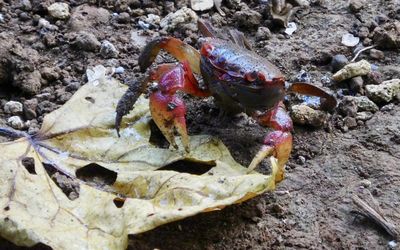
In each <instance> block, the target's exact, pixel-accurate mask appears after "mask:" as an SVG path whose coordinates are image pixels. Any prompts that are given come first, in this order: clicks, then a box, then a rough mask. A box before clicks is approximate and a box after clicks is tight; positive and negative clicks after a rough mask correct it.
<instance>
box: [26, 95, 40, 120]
mask: <svg viewBox="0 0 400 250" xmlns="http://www.w3.org/2000/svg"><path fill="white" fill-rule="evenodd" d="M37 106H38V99H36V98H33V99H31V100H27V101H25V102H24V114H25V118H26V119H27V120H32V119H34V118H36V117H37V114H36V108H37Z"/></svg>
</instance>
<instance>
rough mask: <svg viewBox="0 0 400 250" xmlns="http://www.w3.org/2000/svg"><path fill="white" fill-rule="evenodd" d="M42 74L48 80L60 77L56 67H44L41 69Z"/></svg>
mask: <svg viewBox="0 0 400 250" xmlns="http://www.w3.org/2000/svg"><path fill="white" fill-rule="evenodd" d="M40 74H41V75H42V77H43V79H46V80H48V81H56V80H58V79H60V74H59V73H58V72H57V70H56V69H55V68H50V67H44V68H42V69H40Z"/></svg>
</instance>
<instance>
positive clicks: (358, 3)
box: [349, 0, 366, 13]
mask: <svg viewBox="0 0 400 250" xmlns="http://www.w3.org/2000/svg"><path fill="white" fill-rule="evenodd" d="M365 4H366V2H365V0H350V3H349V7H350V10H351V11H352V12H355V13H356V12H359V11H360V10H361V9H362V8H364V5H365Z"/></svg>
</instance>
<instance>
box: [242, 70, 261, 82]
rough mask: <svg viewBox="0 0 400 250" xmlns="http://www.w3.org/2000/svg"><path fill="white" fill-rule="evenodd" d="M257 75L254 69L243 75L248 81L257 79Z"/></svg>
mask: <svg viewBox="0 0 400 250" xmlns="http://www.w3.org/2000/svg"><path fill="white" fill-rule="evenodd" d="M257 76H258V74H257V72H255V71H253V72H249V73H246V74H245V75H244V77H245V78H246V80H247V81H249V82H254V81H255V80H256V79H257Z"/></svg>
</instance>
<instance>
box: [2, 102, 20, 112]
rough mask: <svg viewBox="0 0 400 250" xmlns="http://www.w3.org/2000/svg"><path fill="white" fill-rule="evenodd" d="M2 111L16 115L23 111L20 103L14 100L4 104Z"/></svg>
mask: <svg viewBox="0 0 400 250" xmlns="http://www.w3.org/2000/svg"><path fill="white" fill-rule="evenodd" d="M3 108H4V112H5V113H7V114H12V115H18V114H21V113H22V111H23V106H22V103H20V102H16V101H9V102H6V104H4V107H3Z"/></svg>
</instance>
